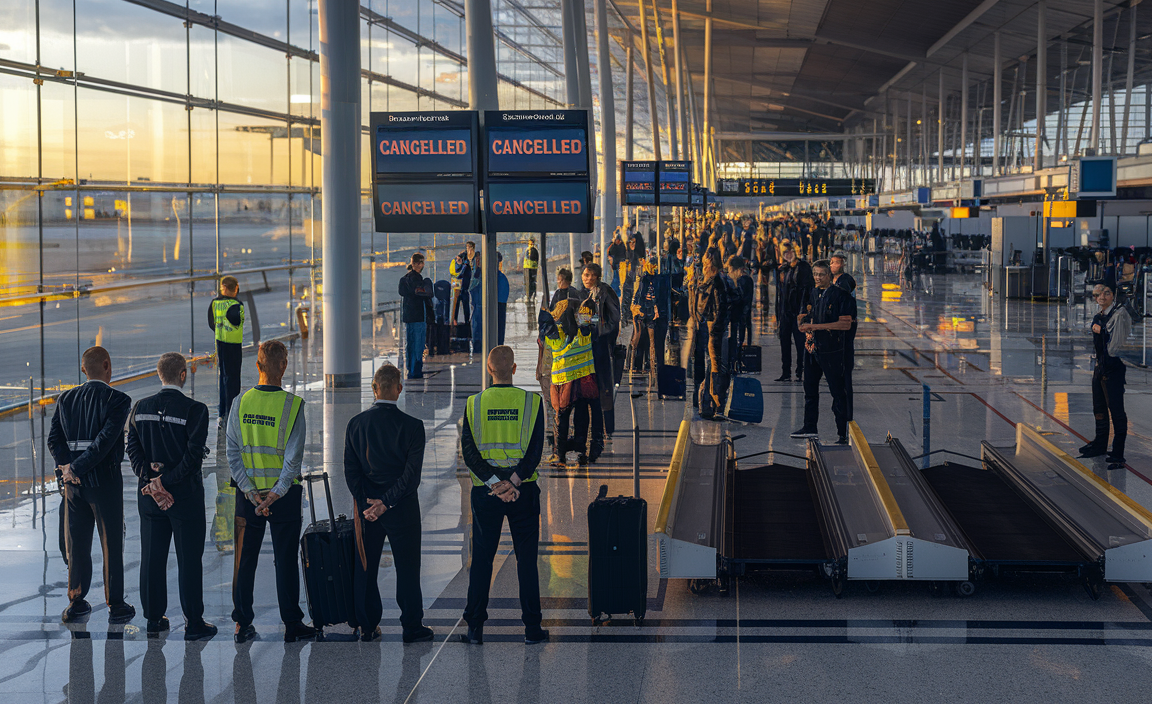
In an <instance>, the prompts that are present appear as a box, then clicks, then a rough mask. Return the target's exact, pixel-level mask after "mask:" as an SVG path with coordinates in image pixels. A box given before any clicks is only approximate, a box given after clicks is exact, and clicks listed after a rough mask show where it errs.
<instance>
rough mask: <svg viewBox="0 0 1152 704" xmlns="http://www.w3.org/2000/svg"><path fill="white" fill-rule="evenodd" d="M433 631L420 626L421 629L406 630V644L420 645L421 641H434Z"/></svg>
mask: <svg viewBox="0 0 1152 704" xmlns="http://www.w3.org/2000/svg"><path fill="white" fill-rule="evenodd" d="M432 635H433V633H432V629H431V628H429V627H427V626H420V627H419V628H412V629H408V628H405V629H404V642H405V643H419V642H421V641H426V640H432Z"/></svg>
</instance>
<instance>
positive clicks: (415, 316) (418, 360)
mask: <svg viewBox="0 0 1152 704" xmlns="http://www.w3.org/2000/svg"><path fill="white" fill-rule="evenodd" d="M422 271H424V255H423V254H420V253H419V252H417V253H415V254H413V255H412V263H411V264H409V265H408V273H407V274H405V275H404V276H403V277H401V278H400V284H399V286H398V289H399V293H400V297H401V298H402V299H403V300H404V310H403V316H404V326H405V328H406V333H407V337H406V338H405V341H406V344H405V353H406V355H407V357H406V358H405V359H406V362H407V363H406V365H405V367H406V369H405V371H407V372H408V378H409V379H423V378H424V347H425V346H426V344H427V342H428V321H433V320H435V319H436V313H435V311H434V310H433V308H432V282H431V281H430V280H429V279H426V278H424V276H423V275H422V274H421V273H420V272H422Z"/></svg>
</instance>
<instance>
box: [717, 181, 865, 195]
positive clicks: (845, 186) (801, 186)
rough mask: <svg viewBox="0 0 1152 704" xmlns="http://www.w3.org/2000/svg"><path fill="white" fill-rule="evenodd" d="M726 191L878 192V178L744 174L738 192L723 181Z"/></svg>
mask: <svg viewBox="0 0 1152 704" xmlns="http://www.w3.org/2000/svg"><path fill="white" fill-rule="evenodd" d="M722 183H723V185H724V187H725V188H724V190H722V191H721V192H722V193H725V194H727V195H738V196H769V197H772V196H795V197H799V196H856V195H866V194H869V193H874V192H875V190H876V181H875V180H874V179H852V178H742V179H739V181H738V186H737V189H736V193H731V191H730V190H728V189H729V188H730V182H722Z"/></svg>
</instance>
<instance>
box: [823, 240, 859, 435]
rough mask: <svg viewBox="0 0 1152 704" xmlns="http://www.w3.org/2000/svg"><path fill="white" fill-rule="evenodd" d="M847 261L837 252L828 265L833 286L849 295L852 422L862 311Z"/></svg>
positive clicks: (847, 376)
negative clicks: (857, 338) (858, 331)
mask: <svg viewBox="0 0 1152 704" xmlns="http://www.w3.org/2000/svg"><path fill="white" fill-rule="evenodd" d="M847 261H848V256H847V255H846V254H844V252H843V251H841V250H837V251H836V253H835V254H833V255H832V259H831V260H829V262H828V264H829V266H830V267H832V284H833V285H834V286H839V287H840V288H841V289H843V291H844V292H845V293H847V294H848V299H849V300H848V309H849V310H850V311H851V314H852V327H851V328H849V329H848V333H847V334H846V335H845V336H844V393H845V397H846V400H847V403H848V420H852V419H853V415H852V370H853V369H854V368H855V367H856V330H857V328H858V326H859V324H860V323H859V318H860V309H859V307H858V306H857V303H856V279H854V278H852V275H851V274H849V273H848V272H847V271H845V270H844V267H845V265H846V264H847Z"/></svg>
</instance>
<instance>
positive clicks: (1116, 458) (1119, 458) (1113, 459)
mask: <svg viewBox="0 0 1152 704" xmlns="http://www.w3.org/2000/svg"><path fill="white" fill-rule="evenodd" d="M1104 459H1105V461H1107V462H1108V464H1124V455H1118V454H1116V453H1115V452H1109V453H1108V454H1107V455H1105V456H1104Z"/></svg>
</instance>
